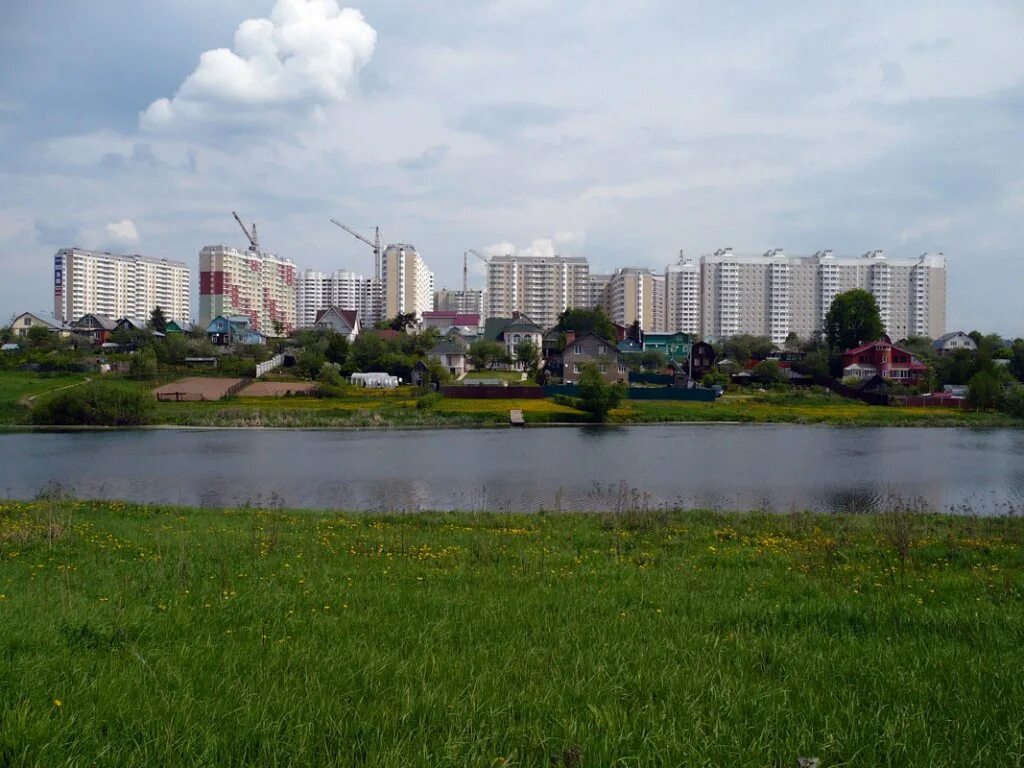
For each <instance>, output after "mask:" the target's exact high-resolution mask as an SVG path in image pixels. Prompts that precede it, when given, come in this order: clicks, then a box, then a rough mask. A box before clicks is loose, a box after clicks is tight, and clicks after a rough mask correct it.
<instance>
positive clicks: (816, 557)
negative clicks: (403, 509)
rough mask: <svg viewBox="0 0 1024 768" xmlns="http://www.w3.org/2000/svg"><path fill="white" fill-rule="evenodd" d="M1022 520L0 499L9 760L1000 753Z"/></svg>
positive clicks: (56, 495) (1010, 745) (1023, 605)
mask: <svg viewBox="0 0 1024 768" xmlns="http://www.w3.org/2000/svg"><path fill="white" fill-rule="evenodd" d="M1022 553H1024V520H1022V519H1020V518H1016V517H1002V518H972V517H966V516H963V517H953V516H943V515H936V514H928V513H924V512H920V511H915V510H912V509H904V508H899V507H894V508H893V509H892V510H890V511H889V512H886V513H883V514H879V515H852V516H850V515H814V514H807V513H791V514H788V515H768V514H763V513H756V512H752V513H715V512H702V511H687V512H667V511H662V510H649V509H646V508H645V507H644V505H643V504H642V503H632V502H629V503H625V504H623V505H622V506H621V508H617V510H616V511H614V512H606V513H593V514H581V513H571V512H566V513H559V514H531V515H520V514H503V513H472V512H468V513H417V514H408V515H380V514H353V513H344V512H324V511H319V512H318V511H298V510H290V509H287V508H285V505H284V502H283V500H281V499H276V498H271V499H268V500H257V501H256V502H255V503H254V504H252V505H249V506H245V507H242V508H238V509H196V508H183V507H172V506H145V505H134V504H126V503H122V502H117V501H109V502H99V501H94V502H90V501H78V500H74V499H70V498H66V497H65V496H64V495H63V494H62V493H61V492H60V491H59V489H53V488H51V489H49V490H48V491H47V492H45V493H42V494H40V496H39V497H38V498H37V499H35V500H33V501H0V654H2V656H3V658H4V660H5V663H4V664H2V665H0V764H2V765H10V766H29V765H71V764H86V763H88V764H97V765H118V766H150V765H170V764H176V763H179V762H181V760H182V756H184V755H187V756H188V761H189V762H191V763H194V764H197V765H198V764H204V765H224V766H240V765H328V764H330V765H355V764H358V765H364V766H439V765H440V766H461V765H484V766H499V765H500V766H513V765H516V766H563V767H565V768H568V767H569V766H576V767H578V766H583V765H609V766H611V765H622V766H641V765H655V764H657V765H691V764H695V765H735V766H748V765H749V766H763V765H793V764H795V763H796V758H797V757H799V756H813V757H818V758H820V760H821V763H820V764H821V765H823V766H828V765H906V766H954V765H967V764H990V765H1001V764H1006V763H1007V762H1010V763H1012V762H1014V760H1015V757H1014V756H1018V755H1020V754H1022V751H1024V715H1022V714H1021V710H1020V707H1019V700H1020V693H1021V691H1022V690H1024V667H1022V666H1021V665H1020V663H1019V648H1020V642H1021V638H1022V637H1024V556H1022Z"/></svg>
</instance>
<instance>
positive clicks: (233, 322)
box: [206, 315, 267, 347]
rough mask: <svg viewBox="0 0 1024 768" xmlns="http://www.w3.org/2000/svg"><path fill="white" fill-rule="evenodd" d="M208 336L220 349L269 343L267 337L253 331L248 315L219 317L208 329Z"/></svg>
mask: <svg viewBox="0 0 1024 768" xmlns="http://www.w3.org/2000/svg"><path fill="white" fill-rule="evenodd" d="M206 335H207V336H209V337H210V341H212V342H213V343H214V344H216V345H217V346H219V347H227V346H232V345H234V344H266V343H267V340H266V337H264V336H263V335H262V334H261V333H260V332H259V331H255V330H253V327H252V320H250V319H249V317H248V316H247V315H217V316H216V317H215V318H213V320H211V321H210V324H209V325H208V326H207V327H206Z"/></svg>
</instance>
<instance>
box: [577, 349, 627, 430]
mask: <svg viewBox="0 0 1024 768" xmlns="http://www.w3.org/2000/svg"><path fill="white" fill-rule="evenodd" d="M625 390H626V388H625V386H623V385H622V384H609V383H608V382H607V381H606V380H605V378H604V376H602V375H601V371H600V370H599V369H598V367H597V366H596V365H594V364H593V363H584V364H583V365H582V366H581V367H580V381H579V391H580V407H581V408H582V409H583V410H584V411H586V412H587V413H589V414H590V418H591V420H593V421H596V422H604V421H607V420H608V413H609V412H610V411H611V410H612V408H614V407H615V406H617V405H618V404H619V403H620V402H622V398H623V397H625V395H626V391H625Z"/></svg>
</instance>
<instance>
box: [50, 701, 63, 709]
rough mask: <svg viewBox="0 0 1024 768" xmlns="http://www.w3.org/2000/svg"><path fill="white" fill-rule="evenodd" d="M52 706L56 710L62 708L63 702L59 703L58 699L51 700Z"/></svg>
mask: <svg viewBox="0 0 1024 768" xmlns="http://www.w3.org/2000/svg"><path fill="white" fill-rule="evenodd" d="M53 706H55V707H56V708H57V709H60V708H61V707H63V706H64V702H63V701H61V700H60V699H54V700H53Z"/></svg>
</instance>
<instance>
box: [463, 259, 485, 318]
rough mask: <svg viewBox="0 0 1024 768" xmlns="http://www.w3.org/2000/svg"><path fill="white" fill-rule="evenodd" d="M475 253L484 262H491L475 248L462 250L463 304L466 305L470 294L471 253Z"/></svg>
mask: <svg viewBox="0 0 1024 768" xmlns="http://www.w3.org/2000/svg"><path fill="white" fill-rule="evenodd" d="M471 253H472V254H473V255H474V256H476V257H477V258H478V259H480V261H482V262H483V263H484V264H489V263H490V261H489V260H488V259H487V257H486V256H484V255H483V254H482V253H480V251H477V250H475V249H473V248H467V249H466V250H464V251H463V252H462V305H463V307H465V305H466V298H467V297H468V296H469V254H471Z"/></svg>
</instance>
